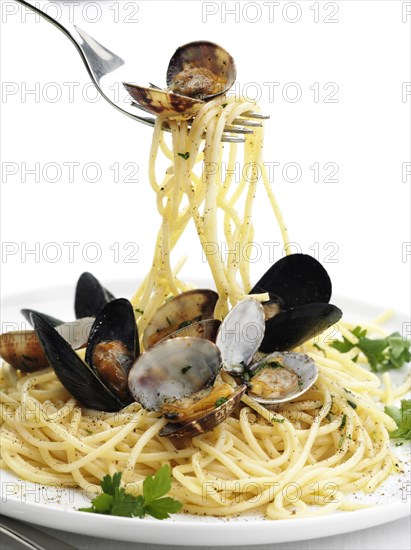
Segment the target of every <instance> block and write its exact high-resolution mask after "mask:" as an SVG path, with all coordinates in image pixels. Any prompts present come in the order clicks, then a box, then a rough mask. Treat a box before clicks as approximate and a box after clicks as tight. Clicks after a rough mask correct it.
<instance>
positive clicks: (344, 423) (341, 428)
mask: <svg viewBox="0 0 411 550" xmlns="http://www.w3.org/2000/svg"><path fill="white" fill-rule="evenodd" d="M346 424H347V415H346V414H343V417H342V420H341V424H340V428H339V429H340V430H343V429H344V428H345V425H346Z"/></svg>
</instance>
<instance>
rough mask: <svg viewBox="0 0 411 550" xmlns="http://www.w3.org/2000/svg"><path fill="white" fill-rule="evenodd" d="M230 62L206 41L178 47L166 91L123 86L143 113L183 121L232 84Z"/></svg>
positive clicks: (222, 49) (229, 57)
mask: <svg viewBox="0 0 411 550" xmlns="http://www.w3.org/2000/svg"><path fill="white" fill-rule="evenodd" d="M235 78H236V68H235V63H234V59H233V58H232V57H231V55H230V54H229V53H228V52H227V51H226V50H225V49H224V48H222V47H221V46H218V45H217V44H214V43H212V42H207V41H204V40H203V41H197V42H190V43H189V44H185V45H184V46H181V47H179V48H178V49H177V50H176V51H175V53H174V54H173V56H172V57H171V59H170V62H169V65H168V68H167V89H166V90H161V89H159V88H155V87H144V86H138V85H136V84H131V83H126V82H125V83H123V85H124V87H125V89H126V90H127V91H128V92H129V94H130V95H131V97H132V98H133V99H134V101H135V102H136V103H137V104H138V105H139V106H140V107H141V108H143V109H144V110H145V111H148V112H150V113H152V114H154V115H158V116H160V117H163V118H170V119H187V118H191V117H192V116H194V115H195V114H196V113H197V112H198V111H199V109H200V108H201V106H202V105H203V104H204V101H207V100H209V99H211V98H213V97H216V96H218V95H221V94H224V93H225V92H227V91H228V90H229V89H230V88H231V86H232V85H233V84H234V82H235Z"/></svg>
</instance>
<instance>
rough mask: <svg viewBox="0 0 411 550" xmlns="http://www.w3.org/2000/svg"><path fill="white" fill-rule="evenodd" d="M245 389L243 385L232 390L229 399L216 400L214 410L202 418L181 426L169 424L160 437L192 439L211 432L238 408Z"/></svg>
mask: <svg viewBox="0 0 411 550" xmlns="http://www.w3.org/2000/svg"><path fill="white" fill-rule="evenodd" d="M246 389H247V386H245V385H241V386H238V387H236V388H235V389H234V393H233V394H232V395H231V396H230V398H229V399H226V400H225V399H224V400H223V399H221V400H220V401H218V400H217V401H216V402H215V403H214V408H211V409H210V410H209V411H208V412H207V411H206V412H205V413H204V414H203V415H202V416H200V417H197V418H195V419H194V420H191V421H190V422H185V423H183V424H175V423H171V422H169V423H168V424H166V425H165V426H164V428H163V429H162V430H161V431H160V435H161V436H162V437H166V436H167V437H175V438H181V437H194V436H196V435H199V434H201V433H205V432H208V431H209V430H212V429H213V428H215V427H216V426H218V424H221V423H222V422H224V420H225V419H226V418H228V417H229V416H231V415H232V414H233V412H234V411H235V410H236V408H237V407H238V406H239V404H240V401H241V397H242V395H243V394H244V392H245V391H246Z"/></svg>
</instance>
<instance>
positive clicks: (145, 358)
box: [128, 337, 221, 411]
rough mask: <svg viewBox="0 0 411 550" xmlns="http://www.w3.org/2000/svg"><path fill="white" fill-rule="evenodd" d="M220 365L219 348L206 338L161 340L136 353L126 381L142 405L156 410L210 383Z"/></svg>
mask: <svg viewBox="0 0 411 550" xmlns="http://www.w3.org/2000/svg"><path fill="white" fill-rule="evenodd" d="M220 366H221V355H220V351H219V349H218V348H217V346H216V345H215V344H213V343H212V342H210V341H209V340H205V339H203V338H189V337H185V338H174V339H171V340H164V341H163V342H160V343H158V344H157V345H156V346H153V347H152V348H151V349H149V350H148V351H146V352H145V353H143V354H142V355H140V357H139V358H138V359H137V361H136V362H135V363H134V365H133V366H132V367H131V370H130V373H129V378H128V385H129V389H130V392H131V394H132V396H133V397H134V399H135V400H136V401H137V402H138V403H141V405H143V407H144V408H145V409H147V410H150V411H152V410H154V411H159V410H160V409H161V406H162V404H163V403H164V402H165V401H170V400H172V399H180V398H181V397H186V396H188V395H191V394H193V393H195V392H198V391H199V390H201V389H203V388H204V387H207V386H210V385H211V384H213V382H214V380H215V378H216V376H217V374H218V372H219V370H220Z"/></svg>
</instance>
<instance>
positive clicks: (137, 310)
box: [134, 307, 144, 315]
mask: <svg viewBox="0 0 411 550" xmlns="http://www.w3.org/2000/svg"><path fill="white" fill-rule="evenodd" d="M134 311H135V312H136V313H141V315H144V311H143V310H142V309H140V308H138V307H136V308H135V310H134Z"/></svg>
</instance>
